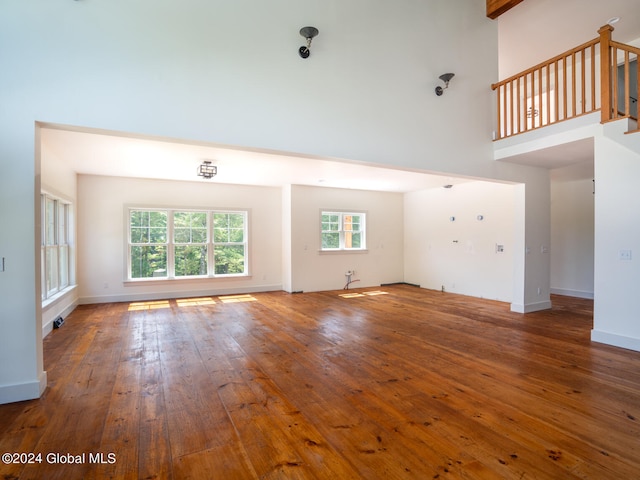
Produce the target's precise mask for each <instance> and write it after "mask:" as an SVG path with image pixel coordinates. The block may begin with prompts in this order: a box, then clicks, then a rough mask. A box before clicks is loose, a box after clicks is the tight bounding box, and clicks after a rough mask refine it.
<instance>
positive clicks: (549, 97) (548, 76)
mask: <svg viewBox="0 0 640 480" xmlns="http://www.w3.org/2000/svg"><path fill="white" fill-rule="evenodd" d="M550 123H551V65H547V123H546V125H549V124H550Z"/></svg>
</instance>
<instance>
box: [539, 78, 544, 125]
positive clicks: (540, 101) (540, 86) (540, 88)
mask: <svg viewBox="0 0 640 480" xmlns="http://www.w3.org/2000/svg"><path fill="white" fill-rule="evenodd" d="M542 71H543V70H542V67H540V69H539V70H538V126H539V127H541V126H542V125H543V123H542Z"/></svg>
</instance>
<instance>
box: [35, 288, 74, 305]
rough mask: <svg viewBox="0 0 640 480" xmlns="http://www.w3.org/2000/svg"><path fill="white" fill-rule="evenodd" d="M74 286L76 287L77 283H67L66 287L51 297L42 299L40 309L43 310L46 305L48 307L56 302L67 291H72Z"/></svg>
mask: <svg viewBox="0 0 640 480" xmlns="http://www.w3.org/2000/svg"><path fill="white" fill-rule="evenodd" d="M76 287H77V285H69V286H68V287H65V288H64V290H60V291H59V292H58V293H56V294H55V295H52V296H51V297H49V298H47V299H46V300H43V301H42V309H43V310H45V309H47V308H48V307H50V306H51V305H53V304H54V303H56V302H57V301H58V300H60V299H61V298H63V297H64V296H65V295H67V294H68V293H70V292H72V291H74V290H75V289H76Z"/></svg>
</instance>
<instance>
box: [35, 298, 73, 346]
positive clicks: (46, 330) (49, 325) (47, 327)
mask: <svg viewBox="0 0 640 480" xmlns="http://www.w3.org/2000/svg"><path fill="white" fill-rule="evenodd" d="M78 305H79V303H78V299H75V300H74V301H73V302H71V303H70V304H69V305H67V306H66V307H65V308H64V309H63V310H62V311H59V312H57V313H56V314H54V316H50V318H49V320H47V321H46V323H43V324H42V338H45V337H46V336H47V335H49V334H50V333H51V331H52V330H53V321H54V320H55V319H56V318H58V317H62V318H67V316H68V315H69V314H70V313H71V312H73V311H74V310H75V309H76V307H77V306H78ZM43 317H44V315H43ZM54 317H55V318H54ZM42 320H43V321H44V318H43V319H42Z"/></svg>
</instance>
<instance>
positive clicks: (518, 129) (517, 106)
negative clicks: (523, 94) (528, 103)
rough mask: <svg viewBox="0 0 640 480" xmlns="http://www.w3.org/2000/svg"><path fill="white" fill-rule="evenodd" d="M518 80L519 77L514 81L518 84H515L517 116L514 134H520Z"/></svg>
mask: <svg viewBox="0 0 640 480" xmlns="http://www.w3.org/2000/svg"><path fill="white" fill-rule="evenodd" d="M520 79H521V77H518V78H517V79H516V81H517V82H518V83H517V84H516V94H517V96H516V113H517V114H518V116H517V117H516V127H517V129H516V131H515V133H520Z"/></svg>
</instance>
